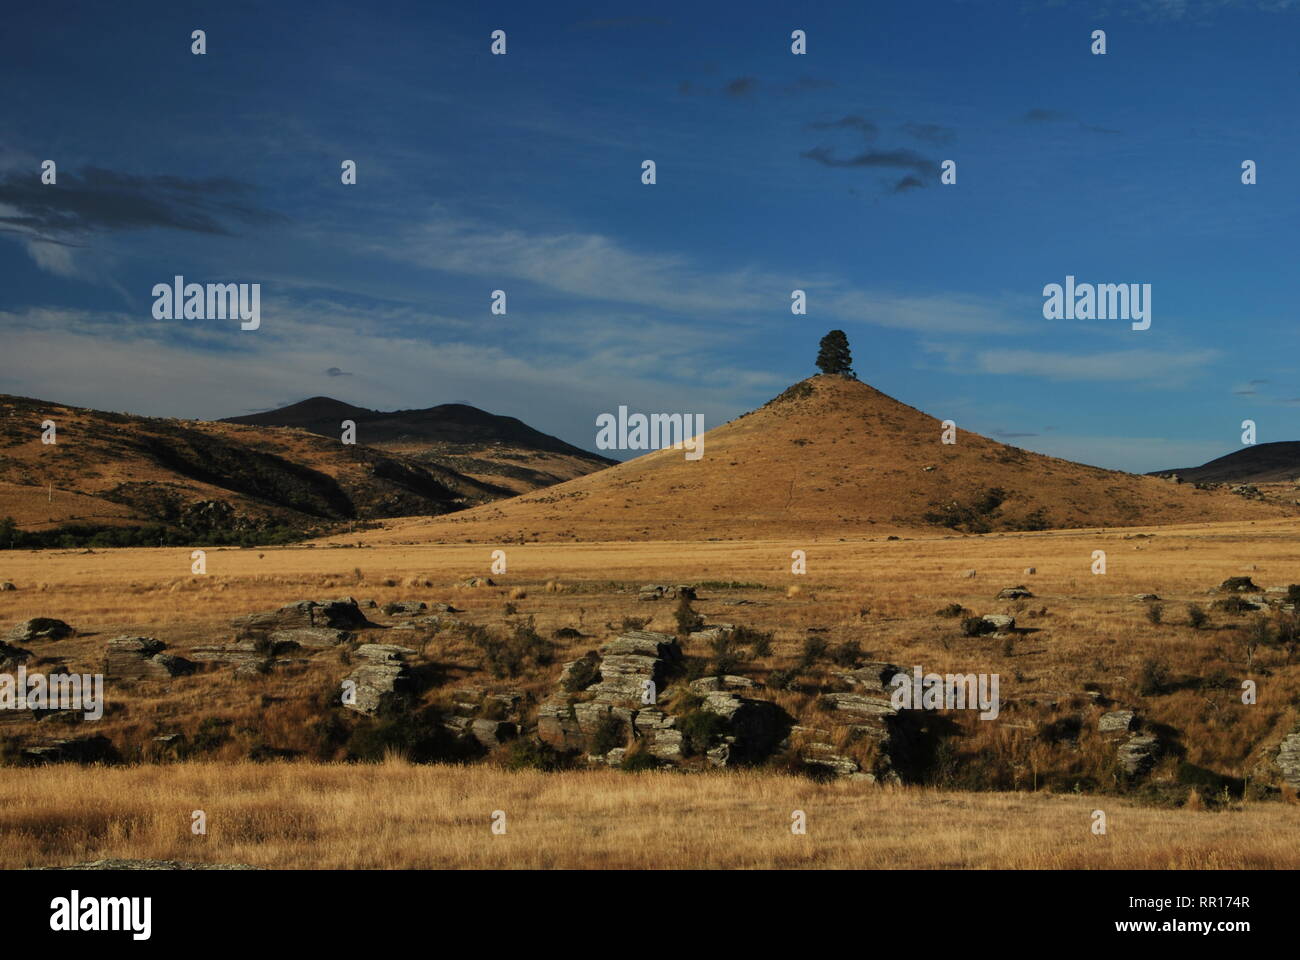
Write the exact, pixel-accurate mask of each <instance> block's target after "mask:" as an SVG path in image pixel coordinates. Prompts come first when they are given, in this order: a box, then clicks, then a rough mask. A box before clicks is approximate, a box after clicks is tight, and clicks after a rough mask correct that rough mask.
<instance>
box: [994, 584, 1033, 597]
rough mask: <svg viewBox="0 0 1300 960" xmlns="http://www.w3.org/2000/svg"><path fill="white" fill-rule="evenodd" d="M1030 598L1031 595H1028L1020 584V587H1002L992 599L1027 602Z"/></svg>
mask: <svg viewBox="0 0 1300 960" xmlns="http://www.w3.org/2000/svg"><path fill="white" fill-rule="evenodd" d="M1031 597H1033V594H1032V593H1030V592H1029V591H1028V590H1027V589H1026V588H1025V585H1024V584H1021V585H1020V586H1017V587H1003V588H1002V589H1001V590H999V591H998V595H997V596H996V597H994V598H993V599H994V600H1027V599H1029V598H1031Z"/></svg>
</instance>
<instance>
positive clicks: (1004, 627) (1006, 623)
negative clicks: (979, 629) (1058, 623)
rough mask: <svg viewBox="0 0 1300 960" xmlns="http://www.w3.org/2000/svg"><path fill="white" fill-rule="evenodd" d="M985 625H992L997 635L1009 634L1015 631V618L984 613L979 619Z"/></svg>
mask: <svg viewBox="0 0 1300 960" xmlns="http://www.w3.org/2000/svg"><path fill="white" fill-rule="evenodd" d="M980 619H981V620H983V621H984V622H985V623H988V624H992V625H993V629H994V631H996V632H997V633H1010V632H1011V631H1013V630H1015V629H1016V618H1015V617H1010V616H1007V615H1005V614H1001V613H986V614H985V615H984V616H982V617H980Z"/></svg>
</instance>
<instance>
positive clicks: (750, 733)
mask: <svg viewBox="0 0 1300 960" xmlns="http://www.w3.org/2000/svg"><path fill="white" fill-rule="evenodd" d="M701 709H703V710H707V711H709V712H710V713H714V714H717V715H718V716H720V717H722V718H723V719H725V720H726V721H727V724H728V727H729V728H730V733H731V736H730V738H729V739H730V740H731V747H732V748H733V749H731V750H728V752H727V756H728V758H729V759H732V760H744V761H749V760H758V759H761V758H763V757H766V756H767V755H768V754H769V753H771V751H772V748H773V747H775V746H776V745H777V744H778V743H779V742H780V741H781V740H782V738H783V737H784V736H785V734H786V731H787V729H788V727H789V717H788V716H787V715H786V713H785V711H784V710H782V709H781V708H780V707H778V706H777V705H776V704H775V703H772V702H771V701H770V700H755V699H750V698H748V697H741V696H738V695H737V694H734V693H727V692H721V691H720V692H717V693H709V694H705V696H704V703H703V705H702V706H701Z"/></svg>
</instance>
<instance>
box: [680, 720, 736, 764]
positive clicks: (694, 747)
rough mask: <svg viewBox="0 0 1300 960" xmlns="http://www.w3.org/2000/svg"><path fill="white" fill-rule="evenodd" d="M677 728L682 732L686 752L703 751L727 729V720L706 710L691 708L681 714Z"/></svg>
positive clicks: (695, 752)
mask: <svg viewBox="0 0 1300 960" xmlns="http://www.w3.org/2000/svg"><path fill="white" fill-rule="evenodd" d="M677 728H678V729H679V730H681V732H682V739H683V741H684V744H683V746H685V747H686V752H687V753H688V754H697V753H704V752H705V751H707V750H708V749H709V747H711V746H712V745H713V741H714V740H716V739H717V738H719V737H721V736H723V735H725V734H726V732H727V730H728V727H727V721H726V720H725V719H724V718H722V717H720V716H718V715H717V714H716V713H712V712H710V711H708V710H692V711H690V712H689V713H686V714H684V715H682V717H681V719H680V720H679V721H678V723H677Z"/></svg>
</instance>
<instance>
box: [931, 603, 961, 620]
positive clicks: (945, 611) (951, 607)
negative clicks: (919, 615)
mask: <svg viewBox="0 0 1300 960" xmlns="http://www.w3.org/2000/svg"><path fill="white" fill-rule="evenodd" d="M966 612H967V611H966V608H965V607H963V606H962V605H961V604H960V603H950V604H948V606H946V607H940V608H939V609H938V610H936V611H934V615H935V616H936V617H960V616H961V615H962V614H964V613H966Z"/></svg>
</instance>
